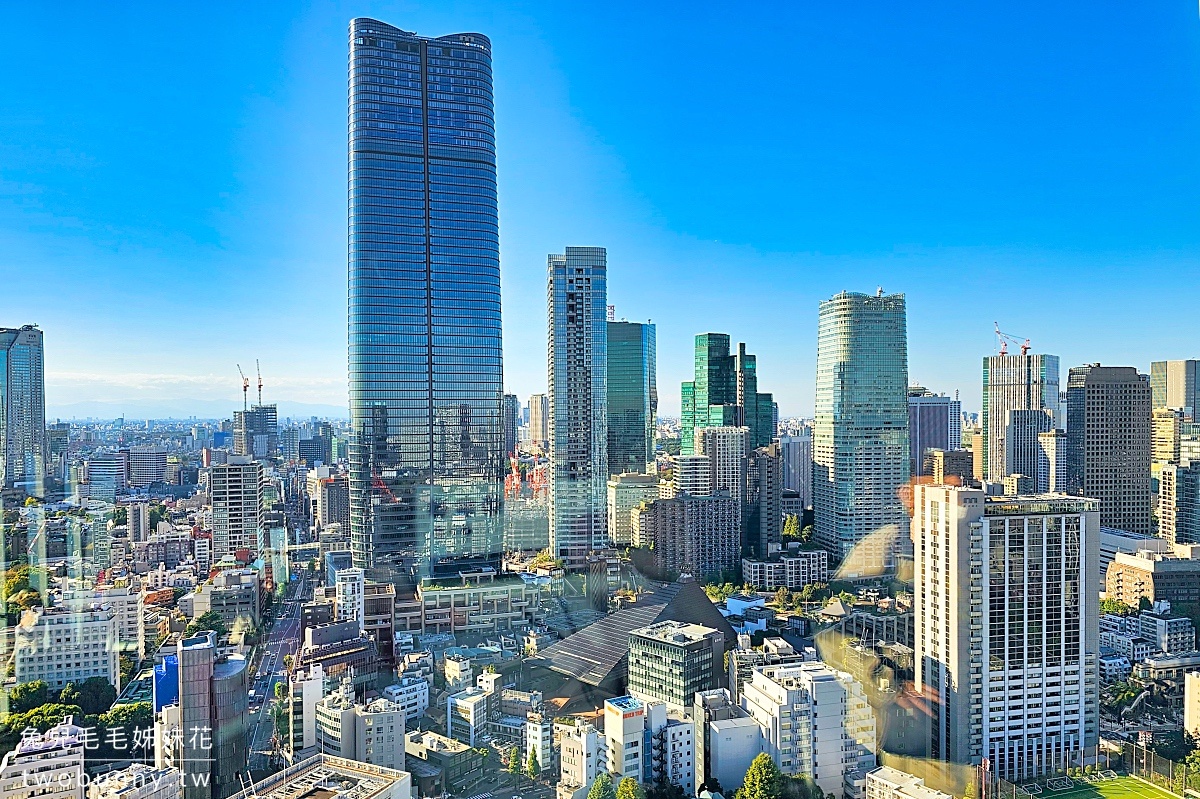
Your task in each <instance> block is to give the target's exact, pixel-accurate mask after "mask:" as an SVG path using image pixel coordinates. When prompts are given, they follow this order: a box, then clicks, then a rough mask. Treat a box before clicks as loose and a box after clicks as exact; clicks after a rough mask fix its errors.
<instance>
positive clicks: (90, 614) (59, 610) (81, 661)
mask: <svg viewBox="0 0 1200 799" xmlns="http://www.w3.org/2000/svg"><path fill="white" fill-rule="evenodd" d="M135 640H136V639H135ZM13 673H14V676H15V677H16V679H17V682H18V683H26V682H33V681H34V680H45V681H46V684H47V685H48V686H49V687H50V688H51V690H58V689H60V688H63V687H65V686H66V684H67V683H69V682H73V683H75V684H76V685H78V684H80V683H82V682H83V681H84V680H86V679H88V678H89V677H102V678H103V679H105V680H108V682H109V683H111V684H112V685H113V686H114V687H115V688H116V689H117V691H118V693H119V692H120V690H121V671H120V646H119V642H118V638H117V615H116V611H115V610H113V607H112V606H111V605H103V604H100V603H98V602H88V603H86V604H80V605H78V606H66V605H59V606H57V607H50V608H45V609H42V610H33V611H29V612H28V613H25V614H24V616H22V618H21V623H20V624H18V625H17V628H16V635H15V638H14V643H13Z"/></svg>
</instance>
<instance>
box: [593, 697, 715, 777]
mask: <svg viewBox="0 0 1200 799" xmlns="http://www.w3.org/2000/svg"><path fill="white" fill-rule="evenodd" d="M695 736H696V727H695V725H694V724H692V723H691V722H690V721H684V720H683V719H682V718H679V717H674V716H671V715H669V714H668V713H667V706H666V705H665V704H663V703H662V702H643V701H642V700H640V699H636V698H634V697H632V696H618V697H616V698H615V699H608V700H606V701H605V702H604V738H605V743H606V746H605V750H606V752H605V758H606V759H605V763H606V767H607V769H608V771H609V773H610V774H612V775H613V782H614V783H617V782H620V781H621V780H622V779H623V778H625V777H631V778H633V779H634V780H637V781H638V782H639V783H645V782H646V781H647V780H646V775H647V774H649V775H650V781H651V782H658V781H662V782H666V783H668V784H670V785H678V786H679V787H681V788H683V794H684V796H694V795H695V793H696V767H695V759H696V746H695V742H696V738H695Z"/></svg>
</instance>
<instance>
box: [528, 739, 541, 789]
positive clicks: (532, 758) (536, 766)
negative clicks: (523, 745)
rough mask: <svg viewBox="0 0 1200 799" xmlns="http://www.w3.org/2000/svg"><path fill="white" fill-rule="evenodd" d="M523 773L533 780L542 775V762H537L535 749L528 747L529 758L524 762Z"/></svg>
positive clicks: (535, 780)
mask: <svg viewBox="0 0 1200 799" xmlns="http://www.w3.org/2000/svg"><path fill="white" fill-rule="evenodd" d="M525 775H526V776H527V777H529V779H531V780H532V781H534V782H537V779H538V777H540V776H542V764H541V763H538V759H537V750H536V749H533V748H532V747H531V748H530V749H529V760H527V761H526V762H525Z"/></svg>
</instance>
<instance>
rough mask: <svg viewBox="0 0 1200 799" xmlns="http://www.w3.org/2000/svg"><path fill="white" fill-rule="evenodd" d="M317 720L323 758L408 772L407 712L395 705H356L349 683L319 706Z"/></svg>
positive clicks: (374, 702) (381, 701) (382, 701)
mask: <svg viewBox="0 0 1200 799" xmlns="http://www.w3.org/2000/svg"><path fill="white" fill-rule="evenodd" d="M314 718H315V721H316V740H317V747H318V749H320V751H321V753H322V754H326V755H335V756H337V757H343V758H345V759H347V760H353V761H356V762H359V763H367V764H370V765H372V766H381V767H383V768H388V769H395V770H396V771H403V770H404V708H402V707H400V706H399V705H397V704H395V703H394V702H391V701H389V700H387V699H374V700H372V701H370V702H368V703H366V704H363V703H361V702H356V701H355V699H354V683H353V682H352V681H351V680H348V679H347V680H343V681H342V684H341V686H340V687H339V688H338V689H337V690H336V691H334V692H333V693H331V694H329V695H328V696H326V697H324V698H323V699H321V700H319V701H318V702H317V703H316V708H315V713H314Z"/></svg>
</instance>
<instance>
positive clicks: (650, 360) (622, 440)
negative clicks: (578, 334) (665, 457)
mask: <svg viewBox="0 0 1200 799" xmlns="http://www.w3.org/2000/svg"><path fill="white" fill-rule="evenodd" d="M654 350H655V340H654V325H652V324H649V323H646V324H642V323H641V322H624V321H622V322H609V323H608V472H609V474H622V473H624V472H645V471H646V465H647V464H648V463H650V462H651V461H653V460H654V430H655V421H656V420H655V414H656V413H657V412H658V387H657V385H656V384H655V374H654V357H655V356H654Z"/></svg>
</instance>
